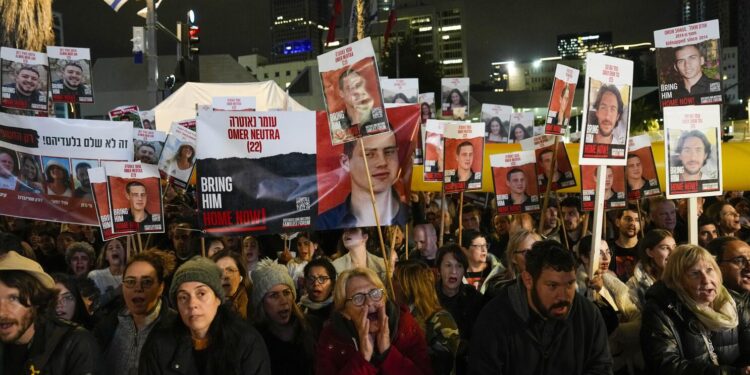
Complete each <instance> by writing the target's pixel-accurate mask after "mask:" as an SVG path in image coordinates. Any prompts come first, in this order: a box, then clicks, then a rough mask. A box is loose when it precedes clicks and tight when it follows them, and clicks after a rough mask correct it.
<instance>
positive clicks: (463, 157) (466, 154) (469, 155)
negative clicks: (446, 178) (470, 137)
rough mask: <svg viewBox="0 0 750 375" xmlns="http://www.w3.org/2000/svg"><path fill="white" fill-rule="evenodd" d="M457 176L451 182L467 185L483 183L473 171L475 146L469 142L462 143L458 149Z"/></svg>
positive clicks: (452, 177)
mask: <svg viewBox="0 0 750 375" xmlns="http://www.w3.org/2000/svg"><path fill="white" fill-rule="evenodd" d="M456 163H457V167H456V174H454V175H453V176H451V182H466V183H467V184H470V183H473V182H477V181H481V178H479V177H478V176H477V173H476V172H474V171H472V170H471V165H472V164H473V163H474V145H473V144H471V142H469V141H464V142H461V144H459V145H458V147H456Z"/></svg>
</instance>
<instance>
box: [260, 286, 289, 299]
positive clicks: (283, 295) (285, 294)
mask: <svg viewBox="0 0 750 375" xmlns="http://www.w3.org/2000/svg"><path fill="white" fill-rule="evenodd" d="M292 295H293V294H292V290H291V289H289V288H286V289H284V290H281V291H278V292H268V293H266V298H270V299H272V300H274V301H280V300H281V299H289V298H291V297H292Z"/></svg>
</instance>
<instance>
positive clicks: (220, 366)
mask: <svg viewBox="0 0 750 375" xmlns="http://www.w3.org/2000/svg"><path fill="white" fill-rule="evenodd" d="M221 274H222V272H221V270H220V269H219V267H218V266H217V265H216V264H215V263H214V262H212V261H211V260H209V259H207V258H203V257H195V258H193V259H191V260H189V261H187V262H185V263H184V264H183V265H182V266H180V268H178V269H177V272H175V274H174V277H173V278H172V285H171V286H170V288H169V298H170V301H171V302H172V305H173V306H176V307H177V310H178V312H179V313H180V318H181V319H177V320H176V321H175V324H173V325H172V326H170V327H165V329H163V330H159V331H157V332H152V333H151V335H152V337H150V338H149V340H148V342H147V343H146V346H145V347H144V349H143V353H142V355H141V363H140V366H139V371H140V374H141V375H147V374H189V375H213V374H237V375H240V374H253V375H256V374H264V375H267V374H271V366H270V362H269V360H268V352H267V351H266V346H265V344H264V342H263V339H262V338H261V336H260V335H259V334H258V332H257V331H256V330H255V329H254V328H253V327H252V326H251V325H250V324H249V323H246V322H245V321H243V320H242V319H241V318H240V317H239V316H238V315H237V314H235V313H234V312H232V311H231V309H230V307H229V306H227V305H226V304H222V300H223V298H224V289H223V288H222V285H221Z"/></svg>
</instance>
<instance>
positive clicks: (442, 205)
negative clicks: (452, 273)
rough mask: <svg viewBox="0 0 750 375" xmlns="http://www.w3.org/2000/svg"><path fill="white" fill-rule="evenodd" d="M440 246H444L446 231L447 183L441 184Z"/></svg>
mask: <svg viewBox="0 0 750 375" xmlns="http://www.w3.org/2000/svg"><path fill="white" fill-rule="evenodd" d="M440 186H441V190H442V191H441V192H440V247H443V233H445V211H446V207H445V206H446V204H445V184H440Z"/></svg>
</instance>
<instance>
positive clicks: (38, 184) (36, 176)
mask: <svg viewBox="0 0 750 375" xmlns="http://www.w3.org/2000/svg"><path fill="white" fill-rule="evenodd" d="M41 170H42V168H41V166H40V164H39V162H38V160H37V159H35V158H34V156H32V155H23V156H22V157H21V174H20V176H19V179H18V191H21V192H25V193H35V194H42V192H43V191H44V187H43V186H42V174H41Z"/></svg>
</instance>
